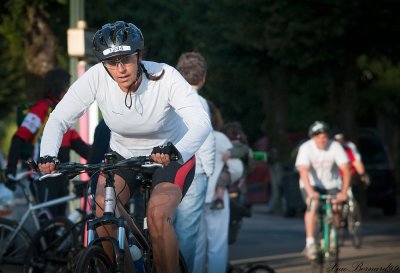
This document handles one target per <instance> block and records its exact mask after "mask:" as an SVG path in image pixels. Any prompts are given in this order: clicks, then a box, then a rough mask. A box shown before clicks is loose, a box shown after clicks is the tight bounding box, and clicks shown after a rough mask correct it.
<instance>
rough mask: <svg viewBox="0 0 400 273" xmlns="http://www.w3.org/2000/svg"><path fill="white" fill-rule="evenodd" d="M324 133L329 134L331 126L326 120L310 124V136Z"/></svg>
mask: <svg viewBox="0 0 400 273" xmlns="http://www.w3.org/2000/svg"><path fill="white" fill-rule="evenodd" d="M322 133H327V134H329V126H328V124H327V123H326V122H323V121H315V122H314V123H313V124H311V125H310V128H309V129H308V136H309V137H313V136H316V135H319V134H322Z"/></svg>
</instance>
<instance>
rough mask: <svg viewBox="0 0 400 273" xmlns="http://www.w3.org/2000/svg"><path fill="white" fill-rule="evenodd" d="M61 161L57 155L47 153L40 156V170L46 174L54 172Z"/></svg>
mask: <svg viewBox="0 0 400 273" xmlns="http://www.w3.org/2000/svg"><path fill="white" fill-rule="evenodd" d="M59 163H60V161H59V160H58V158H57V157H55V156H49V155H45V156H43V157H40V158H39V161H38V167H39V170H40V171H41V172H42V173H44V174H49V173H53V172H54V171H55V169H56V167H57V165H58V164H59Z"/></svg>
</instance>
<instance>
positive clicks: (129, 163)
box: [28, 156, 162, 180]
mask: <svg viewBox="0 0 400 273" xmlns="http://www.w3.org/2000/svg"><path fill="white" fill-rule="evenodd" d="M28 164H29V165H30V166H31V168H32V169H33V170H35V171H39V169H38V167H37V164H36V163H35V162H34V161H33V160H30V161H28ZM149 167H162V165H161V164H157V163H153V160H152V158H151V156H138V157H131V158H128V159H122V160H107V159H106V160H105V162H101V163H95V164H86V163H77V162H65V163H59V164H58V165H56V172H55V173H52V174H48V175H44V176H42V177H41V178H40V179H39V180H41V179H42V178H45V177H55V176H59V175H67V176H68V177H70V178H73V177H75V176H77V175H79V174H81V173H87V172H89V173H95V172H98V171H102V172H108V171H113V170H118V169H127V170H129V169H130V170H135V171H141V170H143V169H144V168H149Z"/></svg>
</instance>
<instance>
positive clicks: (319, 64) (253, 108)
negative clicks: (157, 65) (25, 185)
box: [0, 0, 400, 154]
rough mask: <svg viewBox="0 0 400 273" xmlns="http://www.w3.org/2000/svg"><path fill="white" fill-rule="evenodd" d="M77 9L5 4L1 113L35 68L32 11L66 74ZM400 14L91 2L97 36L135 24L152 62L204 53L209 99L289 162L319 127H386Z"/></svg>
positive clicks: (339, 5)
mask: <svg viewBox="0 0 400 273" xmlns="http://www.w3.org/2000/svg"><path fill="white" fill-rule="evenodd" d="M67 3H68V2H67V1H66V0H65V1H44V0H36V1H28V0H25V1H24V0H14V1H11V0H10V1H6V2H4V3H2V4H1V8H2V9H1V16H2V21H1V23H0V35H2V37H4V39H2V41H0V48H1V49H2V50H3V52H9V54H1V56H0V58H1V60H2V61H3V62H2V63H3V64H5V66H6V69H5V70H3V71H2V72H1V73H3V74H2V76H3V78H4V79H6V80H5V81H3V82H2V83H1V84H0V88H1V89H0V103H3V102H5V101H7V98H11V99H16V96H15V94H20V96H21V97H20V98H22V97H23V92H21V90H24V89H25V83H24V81H25V79H26V74H27V73H28V72H29V71H28V69H27V68H29V67H30V66H29V65H28V64H29V62H32V60H30V61H29V60H27V59H26V56H27V55H26V52H25V51H24V50H26V47H24V46H26V44H24V43H22V42H21V41H24V39H26V34H27V30H29V29H30V28H29V26H27V25H26V24H27V23H29V22H30V21H28V20H27V19H26V18H29V17H28V16H26V14H27V10H28V9H27V7H32V6H34V7H36V8H37V10H38V11H40V12H38V14H43V18H45V19H46V20H47V22H51V24H49V25H51V31H52V33H54V34H55V37H56V40H57V47H56V48H57V50H56V51H55V53H54V57H53V58H55V61H54V63H57V64H65V58H64V57H63V56H65V44H66V35H65V33H66V29H67V27H68V22H67V21H68V19H69V16H68V5H67ZM399 7H400V2H399V1H396V0H383V1H375V0H352V1H346V0H321V1H315V0H306V1H291V0H279V1H273V0H247V1H235V0H214V1H210V0H191V1H189V0H148V1H125V2H119V1H115V0H97V1H86V2H85V19H86V21H87V22H88V26H89V28H94V29H98V28H99V27H101V26H102V25H103V24H104V23H107V22H113V21H116V20H126V21H129V22H133V23H135V24H136V25H137V26H138V27H140V29H141V30H142V31H143V34H144V36H145V47H146V59H149V60H154V61H160V62H166V63H168V64H171V65H175V63H176V61H177V59H178V57H179V55H180V53H182V52H184V51H190V50H197V51H200V52H201V53H202V54H203V55H204V56H205V57H206V59H207V62H208V68H209V70H208V71H209V73H208V77H207V83H206V86H205V88H204V90H202V94H203V96H205V97H206V98H208V99H211V100H213V101H214V102H215V103H216V105H217V106H219V107H220V108H221V110H222V113H223V115H224V118H225V120H226V121H232V120H238V121H240V122H241V123H242V124H244V126H245V129H246V131H247V133H248V135H249V138H250V140H251V141H254V140H255V139H256V138H258V137H259V136H260V135H261V134H263V133H266V134H267V135H268V136H269V137H270V138H271V145H276V146H279V147H280V152H281V153H282V154H284V153H285V152H286V151H285V149H284V148H285V147H288V145H287V140H286V138H287V134H288V133H289V132H291V131H304V132H305V131H306V128H307V127H308V125H309V124H310V123H311V122H312V121H314V120H316V119H324V120H326V121H328V122H330V123H331V124H333V125H334V126H340V127H342V128H343V127H344V129H352V128H355V127H357V126H358V125H359V124H363V125H365V124H368V123H369V124H368V125H371V126H377V124H376V122H377V120H378V119H379V118H378V116H379V115H380V113H382V111H380V110H379V109H389V108H390V109H392V108H393V107H389V106H388V101H390V102H391V103H392V104H393V102H396V101H398V98H399V92H398V86H399V85H398V82H397V78H398V77H397V75H398V74H397V73H398V62H399V59H400V54H399V52H400V48H399V47H400V46H399V44H398V43H393V42H392V41H393V40H394V37H396V36H398V35H399V32H400V29H399V28H398V26H399V25H400V24H399V23H400V22H399V21H400V19H399V18H400V17H399V16H398V14H397V11H398V10H399ZM31 29H32V28H31ZM33 56H35V55H33ZM63 60H64V61H63ZM21 63H22V64H25V65H21ZM368 73H370V74H371V75H372V79H366V76H365V75H367V74H368ZM10 83H13V84H10ZM0 109H1V110H4V111H6V112H8V111H9V110H6V109H7V108H6V107H2V108H0ZM383 112H384V111H383ZM366 113H368V114H369V115H371V113H373V116H374V118H370V119H369V120H368V118H365V114H366Z"/></svg>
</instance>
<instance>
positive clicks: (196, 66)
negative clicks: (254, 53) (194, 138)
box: [173, 52, 215, 273]
mask: <svg viewBox="0 0 400 273" xmlns="http://www.w3.org/2000/svg"><path fill="white" fill-rule="evenodd" d="M176 69H177V70H178V71H179V72H180V73H181V75H182V76H183V78H185V80H186V81H187V82H188V83H189V84H190V85H191V86H192V87H193V89H195V90H196V92H199V90H200V89H201V88H202V87H203V85H204V83H205V81H206V72H207V65H206V61H205V59H204V57H203V56H202V55H201V54H200V53H198V52H185V53H182V54H181V56H180V57H179V60H178V63H177V65H176ZM199 98H200V102H201V103H202V105H203V108H204V110H205V111H206V112H207V113H208V115H210V109H209V107H208V104H207V101H206V100H205V99H204V98H203V97H202V96H200V95H199ZM214 164H215V137H214V134H213V133H210V134H209V135H208V137H207V139H206V140H205V142H204V143H203V145H202V146H201V147H200V149H199V150H198V151H197V152H196V171H195V175H194V179H193V182H192V184H191V185H190V188H189V190H188V191H187V193H186V195H185V197H184V198H183V199H182V201H181V203H180V204H179V206H178V208H177V210H176V211H175V217H174V222H173V223H174V227H175V231H176V235H177V237H178V242H179V248H180V251H181V253H182V255H183V258H184V259H185V262H186V265H187V268H188V270H189V272H190V273H191V272H193V266H194V265H193V264H194V257H195V251H196V238H197V233H198V230H199V226H200V219H201V216H202V213H203V207H204V201H205V197H206V191H207V185H208V179H209V177H210V176H211V175H212V173H213V171H214Z"/></svg>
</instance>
